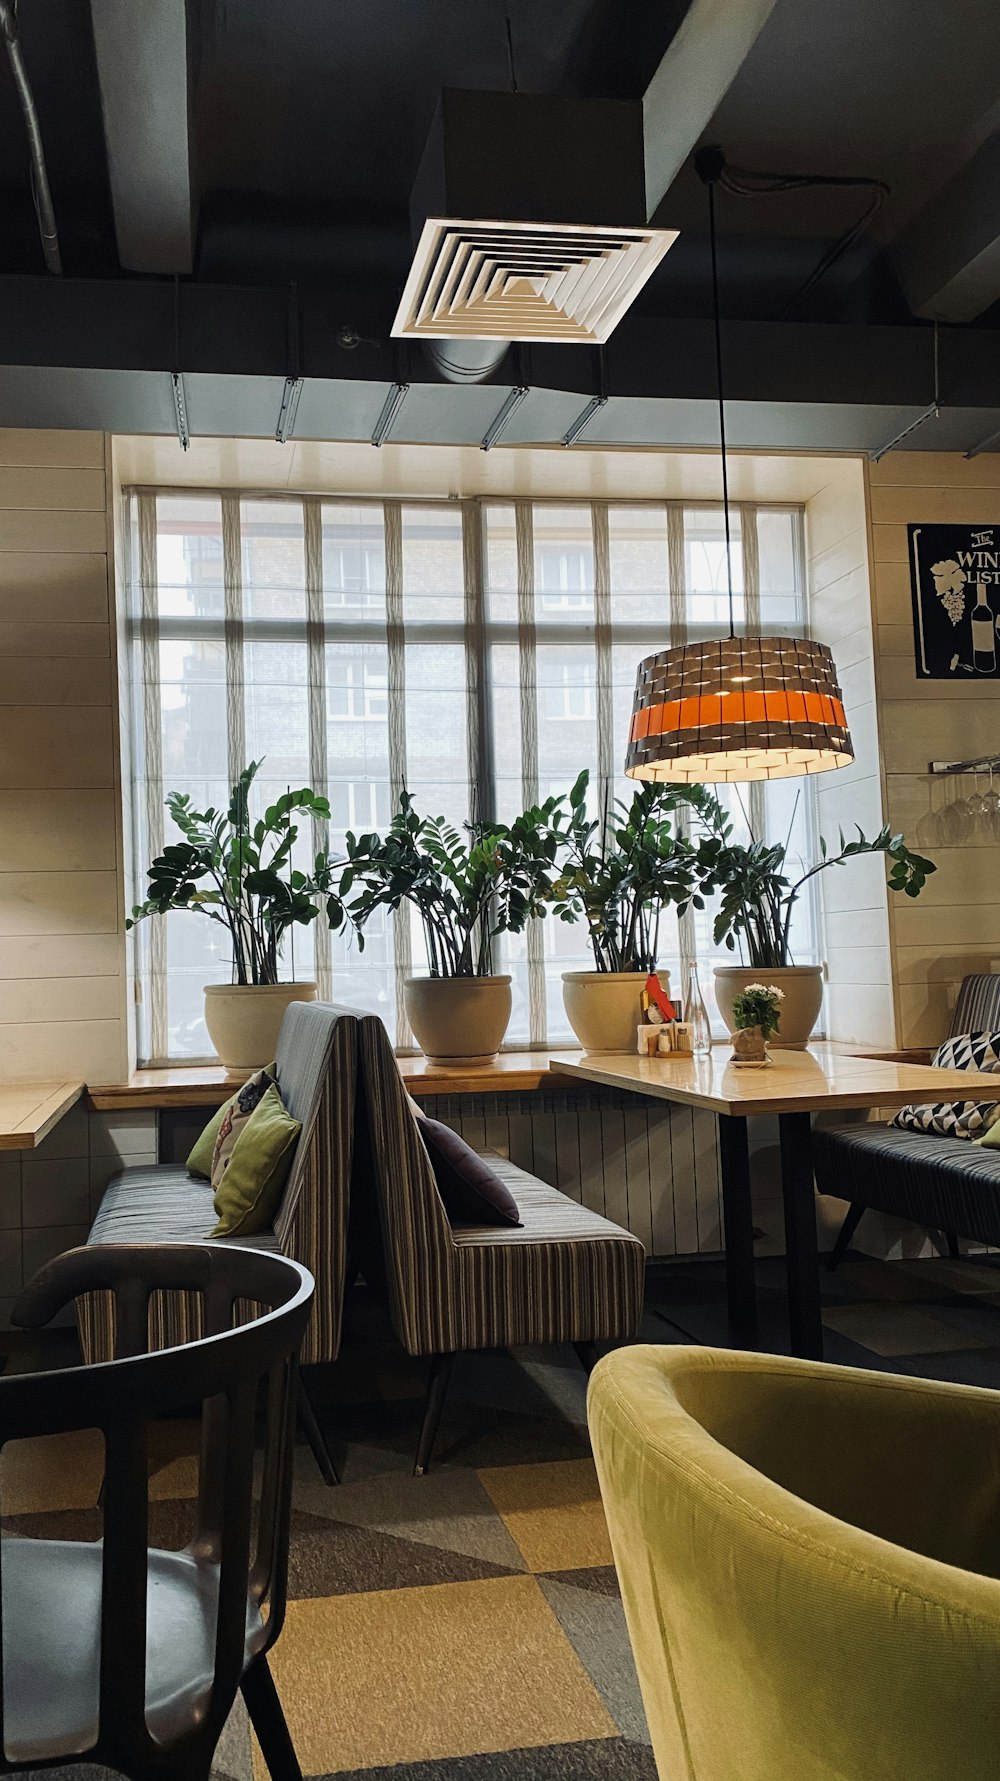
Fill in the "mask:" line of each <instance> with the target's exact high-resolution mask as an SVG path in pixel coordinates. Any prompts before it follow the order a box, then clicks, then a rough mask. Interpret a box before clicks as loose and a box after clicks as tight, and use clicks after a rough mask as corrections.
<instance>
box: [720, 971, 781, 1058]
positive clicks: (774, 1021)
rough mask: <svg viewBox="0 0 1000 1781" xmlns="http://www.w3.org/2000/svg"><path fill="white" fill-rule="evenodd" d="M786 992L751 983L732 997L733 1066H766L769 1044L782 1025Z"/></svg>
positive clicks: (766, 984)
mask: <svg viewBox="0 0 1000 1781" xmlns="http://www.w3.org/2000/svg"><path fill="white" fill-rule="evenodd" d="M784 999H785V992H784V990H781V989H779V988H778V987H777V985H776V984H774V983H748V984H747V985H746V987H745V988H744V989H741V990H738V991H737V993H736V995H735V996H734V997H733V1020H734V1022H735V1031H734V1033H733V1060H732V1061H733V1063H734V1064H757V1065H760V1064H766V1063H767V1061H768V1059H767V1042H768V1040H769V1039H771V1038H773V1036H774V1034H775V1033H776V1032H777V1031H778V1028H779V1026H780V1024H781V1004H782V1002H783V1001H784Z"/></svg>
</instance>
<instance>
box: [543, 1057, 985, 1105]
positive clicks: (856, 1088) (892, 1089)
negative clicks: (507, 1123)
mask: <svg viewBox="0 0 1000 1781" xmlns="http://www.w3.org/2000/svg"><path fill="white" fill-rule="evenodd" d="M731 1056H732V1051H731V1047H730V1046H729V1045H728V1044H724V1045H716V1046H713V1048H712V1053H711V1056H709V1057H690V1056H685V1055H684V1054H682V1053H674V1054H673V1055H671V1056H667V1057H656V1058H647V1057H639V1056H638V1055H632V1056H630V1055H628V1054H627V1053H624V1052H595V1051H591V1052H583V1053H581V1054H579V1055H578V1056H576V1057H565V1056H564V1057H558V1058H553V1059H552V1062H551V1065H550V1068H551V1070H552V1072H553V1074H554V1075H557V1076H573V1077H582V1078H583V1080H584V1081H585V1082H599V1083H602V1084H603V1085H604V1086H605V1087H608V1088H619V1089H631V1090H632V1091H633V1093H635V1094H639V1095H650V1096H653V1097H654V1098H656V1099H659V1100H664V1101H678V1102H681V1103H682V1104H683V1105H684V1106H687V1107H707V1108H708V1109H709V1110H710V1111H711V1112H713V1113H728V1114H731V1115H734V1116H736V1117H738V1118H747V1117H751V1116H752V1115H754V1114H764V1113H825V1112H830V1111H841V1112H846V1111H848V1110H849V1109H852V1108H857V1109H861V1108H867V1107H905V1106H906V1105H907V1103H908V1102H910V1101H950V1100H968V1099H969V1098H970V1097H971V1096H975V1095H977V1094H978V1095H980V1096H981V1098H982V1099H983V1100H989V1101H994V1100H996V1099H997V1098H998V1094H997V1088H998V1084H997V1078H996V1077H995V1076H990V1075H987V1074H985V1073H984V1072H982V1071H979V1070H941V1069H935V1068H933V1067H932V1066H931V1065H929V1064H906V1063H893V1062H890V1061H888V1060H886V1059H884V1058H874V1057H857V1056H852V1055H848V1054H846V1053H845V1052H843V1051H841V1050H840V1049H839V1048H837V1047H834V1046H831V1045H824V1044H817V1045H810V1046H809V1048H808V1050H806V1051H772V1052H771V1053H770V1057H771V1063H770V1064H769V1066H768V1067H767V1068H766V1069H748V1068H747V1067H746V1066H744V1065H735V1064H732V1063H730V1062H729V1059H730V1057H731Z"/></svg>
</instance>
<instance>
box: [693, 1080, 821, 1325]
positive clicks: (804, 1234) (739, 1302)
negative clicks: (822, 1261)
mask: <svg viewBox="0 0 1000 1781" xmlns="http://www.w3.org/2000/svg"><path fill="white" fill-rule="evenodd" d="M778 1130H779V1134H780V1141H781V1192H782V1199H783V1202H784V1212H785V1271H786V1278H787V1282H788V1324H789V1335H790V1342H791V1351H792V1353H793V1354H798V1355H803V1356H805V1357H806V1358H808V1359H810V1360H822V1358H823V1322H822V1317H821V1310H820V1285H819V1250H818V1245H817V1241H816V1197H815V1192H814V1188H813V1167H812V1137H811V1122H810V1116H809V1114H808V1113H782V1114H779V1116H778ZM719 1164H720V1168H721V1172H722V1211H723V1219H724V1224H725V1238H726V1299H727V1304H728V1310H729V1333H730V1338H731V1340H732V1341H733V1342H734V1343H736V1344H738V1345H739V1346H740V1347H743V1348H755V1347H756V1346H757V1343H758V1340H759V1323H758V1317H757V1282H756V1274H755V1268H754V1253H753V1205H752V1201H751V1196H750V1149H749V1142H748V1135H747V1122H746V1119H745V1118H742V1117H737V1116H736V1115H734V1114H729V1113H720V1114H719Z"/></svg>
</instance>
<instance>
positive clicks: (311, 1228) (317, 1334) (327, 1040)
mask: <svg viewBox="0 0 1000 1781" xmlns="http://www.w3.org/2000/svg"><path fill="white" fill-rule="evenodd" d="M357 1027H358V1020H357V1016H356V1015H355V1014H354V1013H352V1012H351V1011H350V1010H347V1009H343V1008H335V1007H331V1006H328V1005H326V1004H324V1003H320V1002H293V1003H292V1004H291V1006H290V1007H289V1009H288V1011H287V1013H286V1014H285V1017H284V1020H283V1022H282V1026H281V1033H280V1035H279V1039H278V1055H277V1061H276V1073H277V1078H278V1087H279V1089H280V1091H281V1097H282V1100H283V1101H284V1103H285V1105H286V1107H287V1108H288V1110H289V1112H290V1113H291V1114H292V1115H293V1117H294V1118H295V1119H298V1120H301V1122H302V1135H301V1137H300V1139H299V1143H298V1147H297V1149H296V1153H295V1160H294V1162H293V1164H292V1168H291V1172H290V1174H289V1177H288V1183H287V1186H286V1188H285V1192H284V1194H283V1196H282V1201H281V1205H280V1207H279V1209H278V1213H277V1216H276V1218H275V1221H274V1228H273V1230H271V1231H259V1232H257V1233H255V1234H254V1235H253V1236H250V1237H243V1238H241V1237H235V1238H231V1239H229V1241H230V1242H231V1243H233V1244H235V1245H237V1246H239V1245H241V1244H245V1245H247V1246H248V1247H250V1248H252V1249H273V1250H276V1251H280V1252H281V1253H282V1254H283V1255H287V1256H290V1257H291V1259H292V1260H293V1261H297V1262H301V1263H302V1264H303V1265H304V1266H305V1267H307V1268H308V1269H309V1271H310V1273H311V1274H312V1275H313V1278H314V1279H315V1282H316V1293H315V1297H314V1299H313V1309H312V1315H311V1317H310V1320H309V1324H308V1327H307V1329H306V1334H305V1339H304V1341H303V1344H302V1352H301V1359H302V1361H303V1362H304V1363H306V1364H308V1363H310V1362H316V1361H332V1360H336V1358H337V1355H338V1353H339V1351H340V1336H341V1321H342V1316H343V1308H344V1288H345V1277H346V1272H347V1220H348V1206H349V1196H350V1180H351V1169H352V1165H353V1137H354V1100H355V1085H356V1067H357V1043H358V1033H357ZM214 1222H215V1213H214V1210H213V1205H212V1190H211V1188H210V1186H209V1184H208V1182H207V1181H199V1180H196V1179H195V1177H194V1176H193V1175H189V1174H188V1172H187V1170H186V1169H185V1168H184V1167H183V1166H180V1165H171V1164H154V1165H152V1166H149V1165H147V1166H145V1167H140V1168H131V1169H126V1170H125V1171H124V1172H123V1173H122V1174H121V1175H116V1176H115V1177H114V1179H113V1180H112V1181H110V1182H109V1183H108V1186H107V1188H106V1190H105V1193H104V1198H103V1199H102V1201H101V1205H100V1208H99V1210H98V1213H97V1217H96V1218H95V1220H94V1224H93V1228H92V1230H91V1232H90V1236H89V1238H88V1242H89V1243H192V1242H199V1241H203V1240H207V1237H208V1233H209V1231H210V1230H211V1229H212V1226H213V1224H214ZM112 1318H113V1300H112V1298H111V1295H110V1294H94V1295H91V1296H90V1297H89V1298H88V1299H86V1300H83V1301H81V1307H80V1311H79V1321H80V1340H81V1344H82V1346H83V1351H84V1354H85V1356H86V1359H87V1360H88V1361H91V1362H93V1361H101V1360H110V1359H112V1358H113V1355H114V1328H113V1323H112ZM150 1320H151V1324H150V1336H151V1344H150V1345H151V1347H153V1348H166V1347H171V1346H173V1345H174V1344H177V1343H187V1342H192V1341H195V1340H196V1339H197V1337H198V1336H199V1335H200V1334H201V1308H200V1301H199V1300H198V1299H196V1298H194V1297H191V1296H190V1295H187V1294H184V1293H161V1294H158V1295H157V1296H156V1297H155V1298H154V1299H153V1300H152V1301H151V1304H150ZM300 1412H301V1416H302V1421H303V1425H304V1428H305V1432H306V1434H307V1435H308V1437H309V1441H310V1444H311V1446H312V1448H313V1451H314V1453H315V1455H316V1459H317V1462H318V1463H319V1465H320V1469H321V1470H322V1472H323V1475H324V1477H325V1478H326V1479H327V1481H328V1482H330V1483H332V1482H334V1481H335V1478H336V1473H335V1469H334V1466H333V1462H332V1460H331V1458H330V1455H329V1453H328V1451H327V1448H326V1444H325V1442H324V1441H323V1437H322V1434H321V1432H320V1429H319V1425H318V1423H317V1420H316V1417H315V1414H314V1412H313V1409H312V1405H311V1403H310V1401H309V1399H308V1397H307V1396H306V1394H305V1391H304V1389H303V1390H302V1392H301V1394H300Z"/></svg>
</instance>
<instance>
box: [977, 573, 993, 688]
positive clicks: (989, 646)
mask: <svg viewBox="0 0 1000 1781" xmlns="http://www.w3.org/2000/svg"><path fill="white" fill-rule="evenodd" d="M972 661H973V666H974V667H975V670H976V673H977V674H995V673H996V670H997V646H996V638H995V635H994V630H993V612H992V608H991V607H990V603H989V601H988V600H987V598H986V583H985V582H983V581H977V583H976V604H975V606H974V607H973V608H972Z"/></svg>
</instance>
